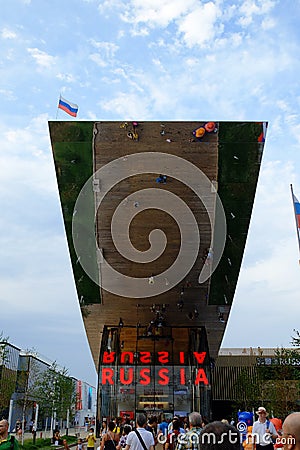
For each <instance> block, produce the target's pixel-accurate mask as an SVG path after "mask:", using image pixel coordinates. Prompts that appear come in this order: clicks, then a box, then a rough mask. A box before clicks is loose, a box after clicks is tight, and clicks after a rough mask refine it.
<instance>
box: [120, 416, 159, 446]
mask: <svg viewBox="0 0 300 450" xmlns="http://www.w3.org/2000/svg"><path fill="white" fill-rule="evenodd" d="M146 424H147V418H146V416H145V414H137V416H136V426H137V428H136V430H134V431H130V433H129V434H128V436H127V441H126V447H125V450H154V437H153V434H152V433H151V432H150V431H147V430H145V426H146ZM138 434H139V435H140V438H141V439H142V442H144V445H143V444H142V442H141V441H140V439H139V437H138Z"/></svg>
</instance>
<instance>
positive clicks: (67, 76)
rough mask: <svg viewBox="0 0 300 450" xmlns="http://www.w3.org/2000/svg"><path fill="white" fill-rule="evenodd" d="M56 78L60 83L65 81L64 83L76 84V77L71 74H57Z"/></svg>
mask: <svg viewBox="0 0 300 450" xmlns="http://www.w3.org/2000/svg"><path fill="white" fill-rule="evenodd" d="M56 77H57V78H58V79H59V80H61V81H65V82H66V83H75V82H76V77H75V76H74V75H73V74H71V73H58V74H57V75H56Z"/></svg>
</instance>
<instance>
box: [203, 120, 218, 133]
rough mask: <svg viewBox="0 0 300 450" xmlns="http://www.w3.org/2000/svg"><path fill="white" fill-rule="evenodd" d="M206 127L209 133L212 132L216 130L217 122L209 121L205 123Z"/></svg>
mask: <svg viewBox="0 0 300 450" xmlns="http://www.w3.org/2000/svg"><path fill="white" fill-rule="evenodd" d="M204 128H205V130H206V131H207V132H208V133H212V132H213V131H214V129H215V128H216V124H215V122H207V123H206V124H205V125H204Z"/></svg>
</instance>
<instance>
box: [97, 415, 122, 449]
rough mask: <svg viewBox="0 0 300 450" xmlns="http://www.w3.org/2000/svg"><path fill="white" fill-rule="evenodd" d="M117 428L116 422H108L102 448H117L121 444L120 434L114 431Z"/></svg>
mask: <svg viewBox="0 0 300 450" xmlns="http://www.w3.org/2000/svg"><path fill="white" fill-rule="evenodd" d="M115 429H116V424H115V422H108V430H107V433H106V434H105V435H104V436H103V437H102V440H101V444H100V450H103V449H104V450H116V447H117V446H118V444H119V440H120V434H119V433H116V432H115V431H114V430H115Z"/></svg>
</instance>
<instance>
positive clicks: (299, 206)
mask: <svg viewBox="0 0 300 450" xmlns="http://www.w3.org/2000/svg"><path fill="white" fill-rule="evenodd" d="M293 201H294V208H295V216H296V222H297V227H298V230H300V203H299V200H298V199H297V197H296V196H295V195H294V194H293Z"/></svg>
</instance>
